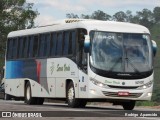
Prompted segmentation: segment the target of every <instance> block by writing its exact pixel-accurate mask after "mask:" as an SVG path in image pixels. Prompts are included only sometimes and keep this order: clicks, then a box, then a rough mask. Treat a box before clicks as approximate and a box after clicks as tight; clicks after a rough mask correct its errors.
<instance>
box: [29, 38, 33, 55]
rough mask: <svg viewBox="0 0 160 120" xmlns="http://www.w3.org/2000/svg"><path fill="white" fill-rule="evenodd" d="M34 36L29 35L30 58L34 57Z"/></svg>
mask: <svg viewBox="0 0 160 120" xmlns="http://www.w3.org/2000/svg"><path fill="white" fill-rule="evenodd" d="M33 42H34V39H33V36H29V58H31V57H33Z"/></svg>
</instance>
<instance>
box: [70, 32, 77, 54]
mask: <svg viewBox="0 0 160 120" xmlns="http://www.w3.org/2000/svg"><path fill="white" fill-rule="evenodd" d="M71 47H72V54H73V53H74V52H75V51H76V32H75V31H72V46H71Z"/></svg>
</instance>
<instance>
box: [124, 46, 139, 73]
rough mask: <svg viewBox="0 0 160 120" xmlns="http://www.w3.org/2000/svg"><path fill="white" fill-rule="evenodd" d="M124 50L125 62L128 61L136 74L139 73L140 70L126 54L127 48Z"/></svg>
mask: <svg viewBox="0 0 160 120" xmlns="http://www.w3.org/2000/svg"><path fill="white" fill-rule="evenodd" d="M125 51H126V57H125V60H127V64H128V62H129V63H130V65H131V66H132V68H133V69H134V71H135V72H136V73H138V74H140V71H139V70H138V69H137V68H136V67H135V65H133V64H132V60H131V59H130V58H129V57H128V54H127V50H126V49H125Z"/></svg>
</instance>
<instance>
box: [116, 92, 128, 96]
mask: <svg viewBox="0 0 160 120" xmlns="http://www.w3.org/2000/svg"><path fill="white" fill-rule="evenodd" d="M118 96H129V92H118Z"/></svg>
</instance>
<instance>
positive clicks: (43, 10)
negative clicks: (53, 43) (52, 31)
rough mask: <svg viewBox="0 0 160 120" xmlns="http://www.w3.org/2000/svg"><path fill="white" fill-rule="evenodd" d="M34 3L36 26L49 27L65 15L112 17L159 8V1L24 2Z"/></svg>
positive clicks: (68, 0)
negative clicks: (104, 15)
mask: <svg viewBox="0 0 160 120" xmlns="http://www.w3.org/2000/svg"><path fill="white" fill-rule="evenodd" d="M26 1H27V2H28V3H34V7H33V9H34V10H37V11H38V12H39V15H38V17H37V18H36V19H35V24H36V26H42V25H49V24H52V23H54V21H57V20H62V19H66V14H67V13H74V14H77V15H79V16H80V15H81V14H85V15H91V14H92V13H93V12H94V11H97V10H102V11H103V12H105V13H107V14H109V15H114V14H115V13H116V12H119V11H124V12H126V11H127V10H130V11H132V13H133V14H135V13H136V11H142V10H143V9H144V8H147V9H149V10H151V11H153V9H154V8H155V7H157V6H159V7H160V0H26Z"/></svg>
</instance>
